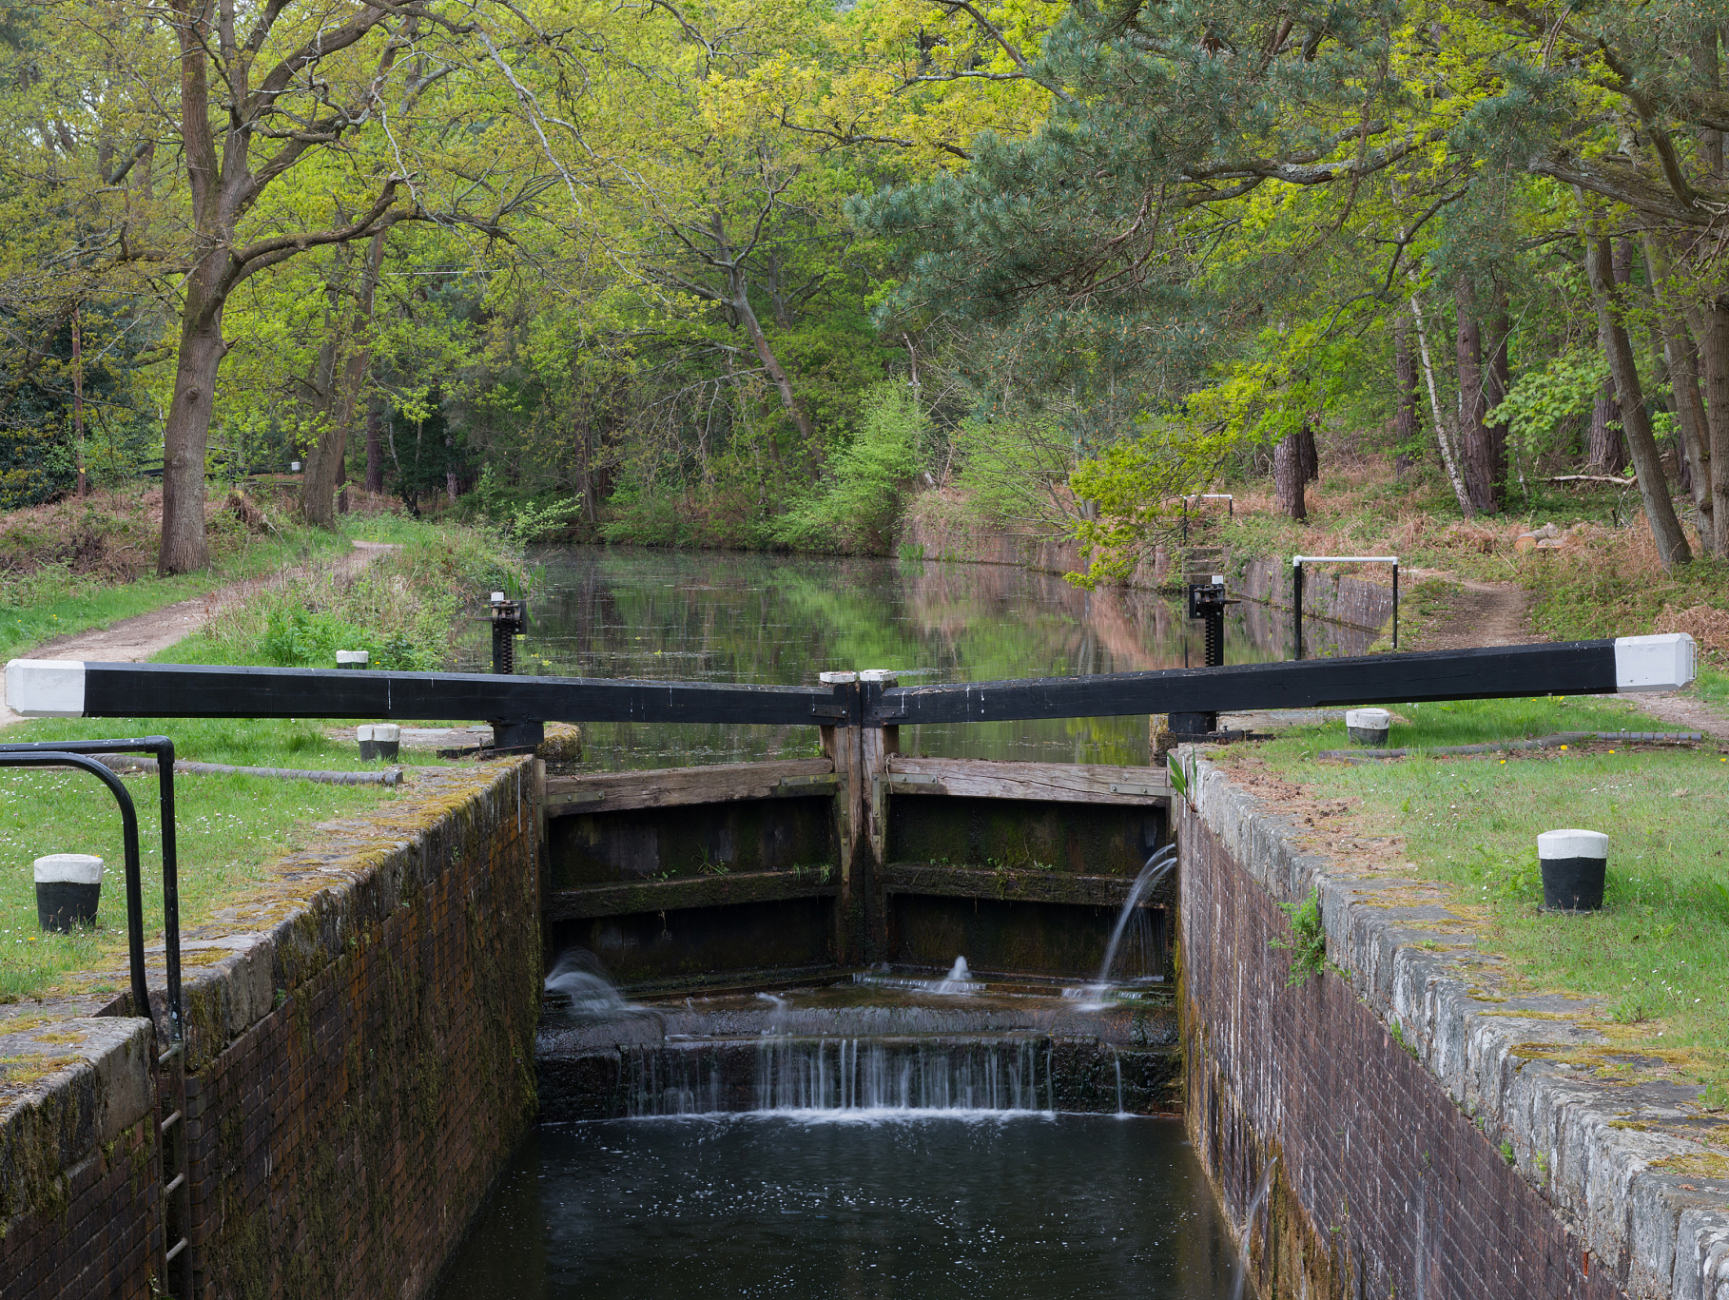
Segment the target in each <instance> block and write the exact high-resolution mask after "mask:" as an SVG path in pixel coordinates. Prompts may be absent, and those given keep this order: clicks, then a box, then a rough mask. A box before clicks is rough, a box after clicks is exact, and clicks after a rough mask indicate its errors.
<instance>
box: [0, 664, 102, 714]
mask: <svg viewBox="0 0 1729 1300" xmlns="http://www.w3.org/2000/svg"><path fill="white" fill-rule="evenodd" d="M6 704H7V707H8V708H10V709H11V710H12V711H13V712H14V713H19V714H22V715H23V716H24V717H26V718H82V717H83V716H84V665H83V664H81V663H76V662H74V661H72V660H69V659H14V660H12V661H11V662H10V663H8V664H7V665H6Z"/></svg>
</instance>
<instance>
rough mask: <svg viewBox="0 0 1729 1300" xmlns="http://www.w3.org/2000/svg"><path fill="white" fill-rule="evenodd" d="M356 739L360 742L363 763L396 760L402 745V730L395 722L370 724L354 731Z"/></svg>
mask: <svg viewBox="0 0 1729 1300" xmlns="http://www.w3.org/2000/svg"><path fill="white" fill-rule="evenodd" d="M354 738H355V739H356V740H358V741H359V742H360V758H361V761H362V762H365V763H370V762H372V761H373V760H374V759H380V758H386V759H388V758H395V757H396V755H397V753H398V752H399V750H400V748H401V745H402V728H401V727H400V726H398V725H397V724H396V723H394V722H373V723H368V724H367V725H366V726H364V727H356V728H355V729H354Z"/></svg>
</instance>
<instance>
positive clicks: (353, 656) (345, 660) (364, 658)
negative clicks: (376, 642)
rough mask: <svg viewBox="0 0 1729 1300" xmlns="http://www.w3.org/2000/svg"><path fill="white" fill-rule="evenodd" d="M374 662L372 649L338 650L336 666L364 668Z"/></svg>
mask: <svg viewBox="0 0 1729 1300" xmlns="http://www.w3.org/2000/svg"><path fill="white" fill-rule="evenodd" d="M371 662H372V652H371V651H370V650H338V651H337V652H336V666H337V667H338V668H364V667H366V665H367V664H369V663H371Z"/></svg>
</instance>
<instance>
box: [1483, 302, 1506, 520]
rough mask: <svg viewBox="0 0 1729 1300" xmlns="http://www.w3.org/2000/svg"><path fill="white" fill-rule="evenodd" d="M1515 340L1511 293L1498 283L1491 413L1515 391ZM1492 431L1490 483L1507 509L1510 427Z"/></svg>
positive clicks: (1488, 387)
mask: <svg viewBox="0 0 1729 1300" xmlns="http://www.w3.org/2000/svg"><path fill="white" fill-rule="evenodd" d="M1512 340H1513V322H1512V321H1511V320H1510V319H1508V316H1507V289H1506V286H1505V285H1502V284H1499V283H1497V284H1496V285H1495V287H1494V296H1493V300H1492V307H1491V310H1490V313H1489V349H1488V355H1487V364H1486V365H1485V366H1484V374H1483V399H1484V401H1483V404H1484V406H1485V407H1487V408H1488V410H1489V411H1493V410H1494V409H1495V408H1496V407H1498V406H1500V405H1501V403H1502V402H1504V401H1506V400H1507V394H1508V393H1509V392H1511V391H1512V389H1513V360H1512ZM1484 418H1485V419H1486V420H1487V419H1488V418H1489V417H1488V416H1487V415H1485V417H1484ZM1488 429H1489V483H1490V487H1491V490H1492V491H1493V492H1494V495H1495V501H1496V504H1497V505H1499V506H1503V507H1504V506H1505V505H1506V504H1507V493H1508V492H1509V491H1510V490H1511V488H1510V483H1511V480H1510V479H1509V477H1508V473H1507V425H1506V422H1505V421H1502V420H1494V421H1492V422H1490V423H1489V425H1488Z"/></svg>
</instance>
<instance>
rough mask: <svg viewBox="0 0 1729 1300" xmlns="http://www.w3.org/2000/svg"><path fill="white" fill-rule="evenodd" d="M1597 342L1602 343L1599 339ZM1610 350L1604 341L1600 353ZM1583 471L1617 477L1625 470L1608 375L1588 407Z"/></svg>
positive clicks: (1618, 405) (1624, 446)
mask: <svg viewBox="0 0 1729 1300" xmlns="http://www.w3.org/2000/svg"><path fill="white" fill-rule="evenodd" d="M1599 341H1600V342H1603V341H1602V340H1601V338H1599ZM1608 349H1609V345H1608V343H1607V342H1603V350H1604V352H1605V353H1606V352H1607V351H1608ZM1585 468H1586V469H1587V470H1589V471H1590V472H1591V473H1594V474H1619V473H1620V472H1621V471H1622V470H1624V469H1626V468H1627V443H1626V441H1625V440H1624V439H1623V438H1622V437H1621V400H1620V396H1619V394H1617V393H1616V391H1615V380H1614V377H1613V376H1611V377H1609V378H1607V379H1605V380H1604V381H1603V386H1602V388H1600V389H1598V390H1597V400H1596V401H1594V402H1593V403H1592V404H1591V432H1590V435H1589V438H1588V441H1587V442H1586V444H1585Z"/></svg>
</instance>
